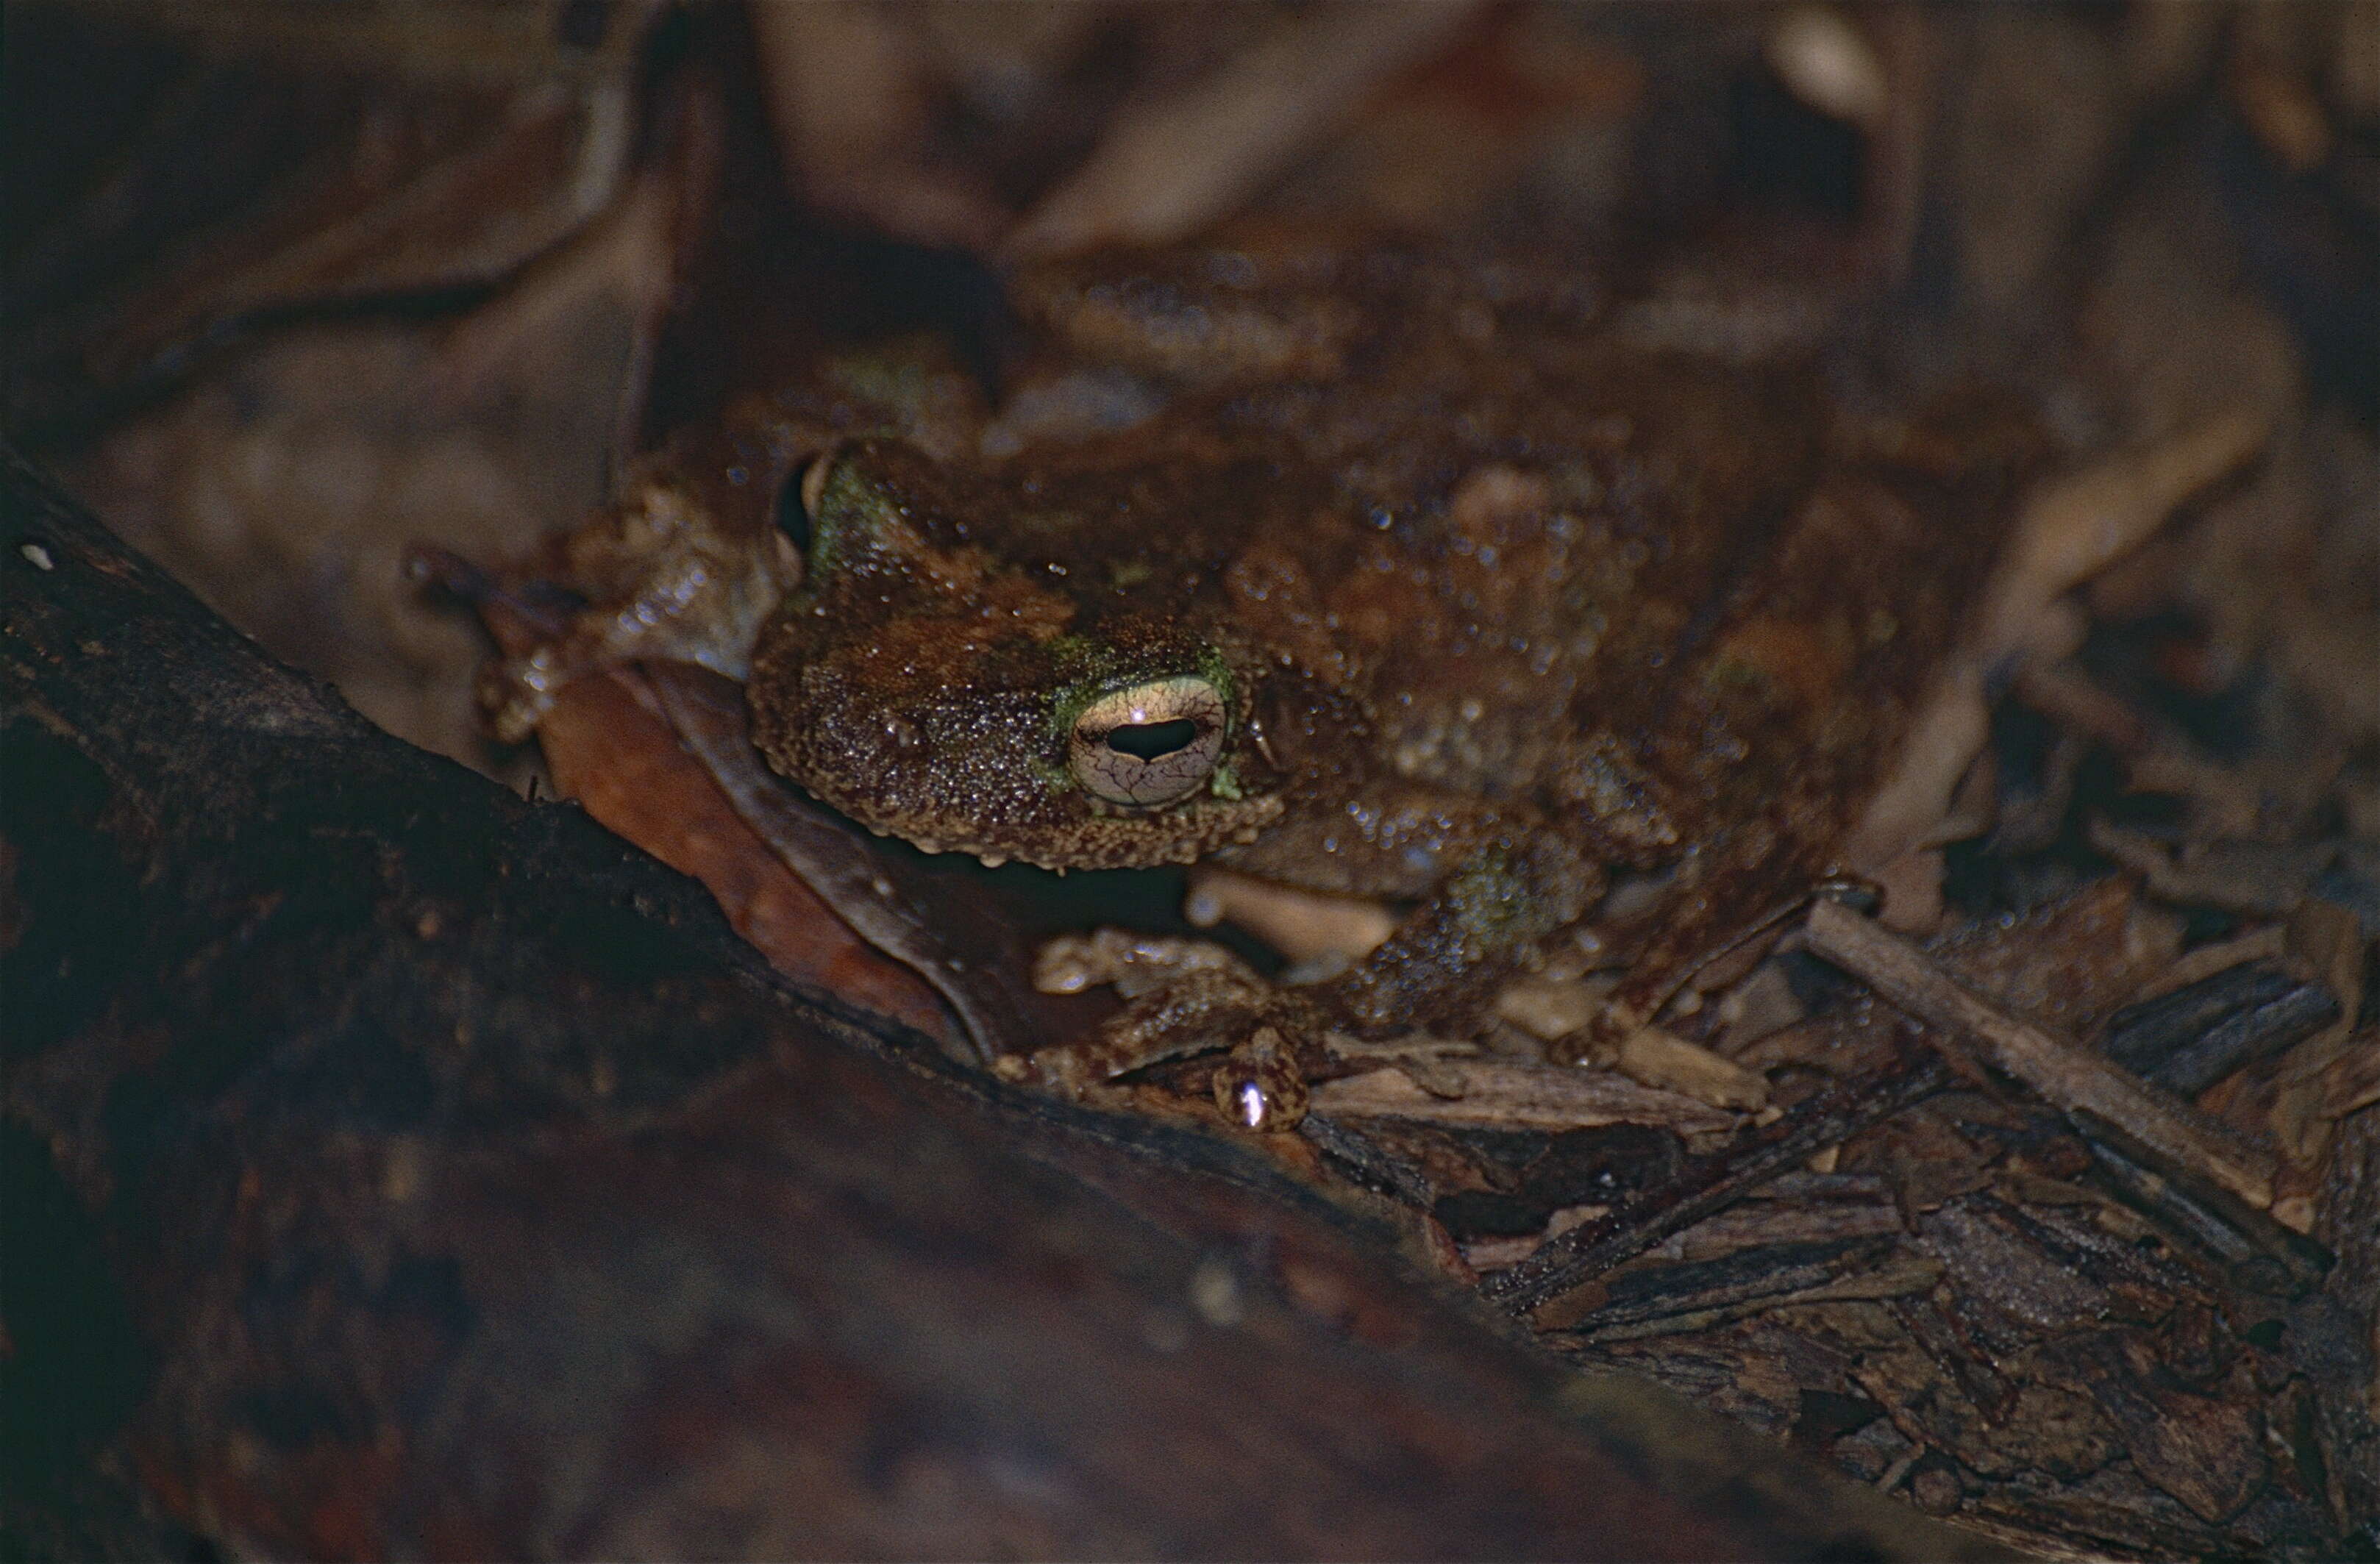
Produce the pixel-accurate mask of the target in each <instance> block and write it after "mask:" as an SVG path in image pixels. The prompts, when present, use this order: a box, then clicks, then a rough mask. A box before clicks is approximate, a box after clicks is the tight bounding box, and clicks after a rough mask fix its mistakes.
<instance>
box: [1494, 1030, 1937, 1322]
mask: <svg viewBox="0 0 2380 1564" xmlns="http://www.w3.org/2000/svg"><path fill="white" fill-rule="evenodd" d="M1949 1079H1950V1076H1949V1071H1947V1070H1945V1069H1944V1068H1943V1067H1942V1066H1941V1065H1940V1064H1939V1063H1937V1062H1936V1061H1930V1060H1927V1061H1907V1062H1904V1063H1903V1064H1902V1066H1901V1067H1900V1068H1899V1069H1897V1070H1891V1071H1888V1072H1886V1073H1884V1074H1883V1075H1882V1076H1881V1077H1880V1078H1878V1077H1870V1078H1865V1079H1862V1080H1859V1081H1855V1082H1850V1083H1845V1084H1843V1085H1835V1086H1829V1087H1828V1088H1826V1089H1824V1090H1822V1091H1819V1092H1818V1093H1816V1094H1815V1095H1814V1096H1813V1097H1810V1098H1808V1099H1807V1100H1805V1101H1803V1102H1802V1103H1799V1104H1797V1105H1796V1106H1795V1107H1794V1108H1792V1109H1790V1110H1789V1111H1788V1112H1787V1113H1786V1114H1785V1115H1784V1116H1783V1117H1782V1118H1780V1119H1779V1120H1777V1121H1774V1122H1773V1123H1770V1124H1767V1125H1766V1126H1764V1127H1762V1128H1759V1129H1755V1130H1753V1131H1751V1132H1749V1133H1748V1134H1744V1135H1742V1136H1740V1137H1738V1138H1737V1139H1736V1140H1735V1141H1733V1142H1730V1144H1729V1145H1728V1146H1724V1147H1722V1148H1721V1149H1719V1150H1717V1151H1713V1152H1711V1153H1709V1154H1708V1155H1706V1156H1702V1157H1695V1158H1688V1159H1687V1162H1686V1165H1685V1167H1684V1168H1683V1169H1682V1170H1680V1172H1679V1174H1678V1176H1677V1177H1676V1178H1675V1179H1672V1180H1669V1181H1665V1182H1662V1183H1661V1184H1659V1185H1658V1186H1656V1187H1654V1188H1652V1189H1648V1190H1645V1191H1643V1192H1641V1193H1639V1194H1636V1195H1634V1196H1633V1197H1632V1198H1630V1199H1628V1200H1625V1201H1622V1202H1621V1204H1620V1205H1618V1206H1614V1207H1613V1208H1612V1209H1611V1210H1609V1212H1607V1213H1605V1214H1604V1215H1603V1216H1600V1217H1597V1218H1593V1219H1591V1220H1588V1221H1585V1222H1582V1223H1580V1224H1579V1225H1578V1226H1576V1227H1574V1228H1571V1229H1569V1230H1568V1231H1564V1232H1560V1233H1556V1234H1555V1235H1554V1236H1552V1237H1550V1238H1548V1239H1547V1240H1546V1241H1545V1243H1542V1244H1540V1245H1538V1247H1537V1249H1536V1252H1535V1253H1533V1254H1532V1255H1529V1257H1528V1258H1526V1259H1524V1260H1523V1261H1521V1262H1520V1263H1519V1264H1517V1265H1515V1266H1512V1267H1509V1268H1507V1269H1504V1270H1501V1271H1498V1272H1497V1273H1495V1274H1494V1275H1493V1276H1490V1277H1488V1279H1487V1280H1486V1281H1485V1282H1483V1283H1482V1284H1481V1291H1484V1292H1486V1293H1487V1295H1488V1297H1490V1298H1493V1299H1495V1300H1496V1301H1498V1302H1499V1303H1504V1304H1505V1305H1507V1306H1508V1307H1511V1308H1513V1309H1523V1310H1527V1309H1536V1308H1538V1307H1540V1306H1541V1305H1543V1304H1545V1303H1547V1302H1548V1300H1550V1299H1553V1298H1556V1297H1558V1296H1560V1294H1561V1293H1563V1292H1566V1291H1570V1290H1571V1289H1573V1288H1574V1287H1577V1286H1580V1285H1581V1284H1582V1283H1590V1282H1592V1281H1593V1279H1595V1278H1596V1277H1597V1276H1599V1275H1600V1274H1601V1273H1603V1272H1604V1271H1607V1270H1609V1269H1610V1268H1611V1267H1614V1266H1616V1265H1618V1264H1619V1263H1620V1262H1621V1261H1622V1260H1625V1259H1628V1258H1630V1257H1631V1256H1633V1255H1641V1254H1643V1253H1644V1252H1645V1250H1647V1249H1650V1248H1651V1247H1652V1246H1653V1245H1655V1244H1657V1243H1660V1242H1661V1241H1662V1240H1663V1239H1665V1238H1667V1237H1669V1236H1670V1234H1671V1233H1674V1232H1679V1231H1683V1230H1684V1229H1686V1228H1689V1227H1692V1226H1693V1225H1694V1223H1696V1222H1698V1221H1700V1220H1702V1219H1703V1218H1706V1217H1707V1216H1709V1215H1711V1214H1712V1213H1713V1212H1715V1211H1717V1210H1718V1209H1719V1208H1720V1207H1721V1206H1727V1205H1729V1204H1730V1203H1731V1202H1733V1201H1735V1200H1738V1199H1740V1198H1742V1197H1743V1194H1745V1193H1746V1192H1748V1191H1750V1190H1753V1189H1756V1188H1758V1187H1759V1186H1760V1185H1761V1184H1764V1183H1766V1182H1768V1181H1769V1180H1771V1179H1774V1178H1776V1177H1777V1176H1778V1175H1779V1174H1780V1173H1783V1172H1785V1171H1787V1170H1791V1169H1792V1168H1795V1167H1798V1166H1800V1165H1801V1164H1803V1163H1804V1162H1806V1161H1808V1160H1809V1158H1812V1157H1813V1156H1815V1155H1816V1154H1817V1153H1819V1152H1821V1151H1824V1150H1826V1149H1827V1148H1828V1146H1840V1145H1841V1144H1842V1143H1843V1142H1844V1141H1845V1140H1847V1139H1849V1138H1850V1137H1851V1136H1852V1134H1855V1133H1857V1132H1858V1131H1859V1130H1861V1129H1863V1128H1864V1127H1865V1126H1867V1125H1869V1124H1873V1123H1875V1122H1876V1121H1878V1120H1881V1119H1887V1118H1889V1117H1891V1116H1892V1115H1893V1114H1895V1113H1898V1112H1900V1110H1901V1109H1904V1108H1907V1107H1909V1106H1910V1105H1911V1104H1912V1103H1915V1102H1919V1101H1922V1100H1923V1099H1924V1098H1925V1097H1930V1096H1932V1095H1933V1094H1934V1093H1936V1092H1938V1091H1940V1090H1941V1089H1942V1088H1943V1087H1944V1086H1945V1085H1949Z"/></svg>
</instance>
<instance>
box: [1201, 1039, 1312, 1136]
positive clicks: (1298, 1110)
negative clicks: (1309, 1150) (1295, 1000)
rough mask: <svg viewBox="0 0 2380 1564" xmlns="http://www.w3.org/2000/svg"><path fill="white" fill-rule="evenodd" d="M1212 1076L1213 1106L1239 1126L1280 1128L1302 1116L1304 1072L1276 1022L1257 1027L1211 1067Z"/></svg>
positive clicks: (1271, 1130)
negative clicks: (1213, 1070) (1273, 1025)
mask: <svg viewBox="0 0 2380 1564" xmlns="http://www.w3.org/2000/svg"><path fill="white" fill-rule="evenodd" d="M1213 1081H1214V1086H1215V1106H1216V1107H1217V1108H1219V1109H1222V1112H1223V1116H1224V1117H1225V1118H1226V1119H1229V1120H1230V1121H1232V1122H1233V1123H1234V1124H1237V1125H1238V1126H1240V1127H1241V1128H1242V1129H1245V1130H1257V1131H1264V1132H1269V1133H1280V1132H1283V1131H1288V1130H1293V1129H1295V1128H1297V1126H1298V1124H1299V1122H1300V1121H1303V1120H1304V1119H1305V1109H1306V1106H1307V1103H1308V1101H1309V1099H1310V1094H1309V1093H1308V1091H1307V1090H1306V1085H1305V1072H1304V1071H1303V1070H1301V1069H1299V1068H1298V1064H1297V1057H1296V1050H1295V1049H1293V1048H1292V1047H1291V1046H1290V1043H1289V1041H1288V1039H1287V1038H1285V1037H1282V1036H1281V1032H1280V1030H1279V1029H1278V1028H1276V1027H1272V1026H1259V1027H1257V1029H1256V1030H1255V1031H1254V1032H1253V1033H1251V1034H1250V1035H1249V1037H1248V1039H1247V1041H1245V1042H1244V1043H1242V1044H1241V1045H1240V1046H1239V1047H1237V1048H1235V1049H1233V1050H1232V1051H1231V1052H1230V1053H1229V1054H1227V1055H1225V1056H1224V1059H1223V1062H1222V1063H1220V1064H1219V1065H1217V1066H1216V1067H1215V1073H1214V1076H1213Z"/></svg>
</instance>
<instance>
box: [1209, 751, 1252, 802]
mask: <svg viewBox="0 0 2380 1564" xmlns="http://www.w3.org/2000/svg"><path fill="white" fill-rule="evenodd" d="M1207 791H1208V792H1209V793H1211V794H1214V795H1215V796H1216V797H1218V798H1220V799H1224V800H1226V801H1227V802H1230V803H1233V804H1236V803H1238V802H1239V801H1240V800H1241V799H1242V798H1244V797H1245V796H1247V795H1246V794H1245V793H1244V792H1242V791H1241V788H1240V779H1239V776H1238V774H1237V773H1236V772H1234V771H1233V770H1232V763H1231V762H1230V761H1229V760H1219V761H1217V762H1216V763H1215V771H1214V774H1213V775H1212V776H1210V777H1208V779H1207Z"/></svg>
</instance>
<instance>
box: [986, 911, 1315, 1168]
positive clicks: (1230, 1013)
mask: <svg viewBox="0 0 2380 1564" xmlns="http://www.w3.org/2000/svg"><path fill="white" fill-rule="evenodd" d="M1035 977H1036V981H1037V982H1038V984H1039V985H1040V986H1041V987H1043V988H1053V989H1059V990H1065V989H1073V988H1086V987H1089V986H1091V985H1092V984H1094V983H1109V984H1113V985H1114V986H1115V988H1117V989H1118V990H1119V991H1120V992H1122V993H1123V995H1124V996H1125V999H1126V1001H1127V1002H1126V1003H1125V1006H1124V1008H1123V1010H1122V1011H1121V1012H1118V1013H1117V1014H1115V1015H1113V1016H1111V1017H1110V1018H1109V1020H1108V1021H1107V1023H1106V1024H1104V1025H1102V1026H1101V1027H1100V1028H1099V1031H1098V1032H1097V1033H1095V1034H1093V1035H1092V1036H1091V1037H1087V1038H1083V1039H1081V1040H1079V1041H1076V1042H1071V1043H1062V1044H1060V1045H1058V1046H1056V1047H1054V1048H1046V1049H1037V1050H1035V1051H1034V1052H1033V1053H1031V1054H1026V1055H1012V1056H1010V1057H1009V1058H1006V1059H1003V1060H1002V1061H1000V1062H999V1064H998V1065H997V1066H995V1068H996V1070H997V1071H998V1073H1000V1074H1001V1075H1002V1077H1003V1078H1005V1079H1007V1080H1012V1081H1017V1082H1021V1083H1025V1084H1028V1085H1038V1086H1041V1087H1043V1088H1044V1089H1046V1090H1050V1091H1053V1092H1056V1093H1058V1094H1060V1095H1062V1096H1065V1097H1080V1096H1082V1095H1083V1094H1084V1093H1085V1092H1086V1091H1087V1090H1088V1089H1089V1088H1090V1087H1092V1086H1094V1085H1098V1084H1099V1083H1100V1082H1103V1081H1109V1080H1112V1079H1114V1078H1115V1077H1117V1076H1119V1075H1123V1074H1127V1073H1130V1072H1132V1071H1135V1070H1138V1069H1141V1068H1142V1067H1144V1066H1146V1065H1150V1064H1155V1063H1158V1062H1160V1061H1163V1060H1168V1059H1180V1058H1184V1057H1186V1056H1188V1055H1192V1054H1199V1053H1208V1052H1213V1051H1215V1050H1218V1049H1222V1050H1227V1051H1226V1052H1225V1053H1224V1057H1223V1060H1222V1061H1221V1062H1220V1064H1219V1065H1218V1066H1217V1067H1216V1070H1215V1072H1214V1075H1213V1077H1212V1085H1213V1090H1214V1094H1215V1101H1216V1105H1217V1106H1218V1107H1219V1108H1220V1109H1222V1111H1223V1113H1224V1114H1225V1115H1226V1116H1227V1117H1228V1118H1230V1119H1231V1120H1232V1121H1233V1122H1235V1123H1237V1124H1240V1125H1242V1126H1243V1127H1245V1128H1247V1129H1251V1130H1266V1131H1280V1130H1289V1129H1293V1128H1295V1127H1296V1125H1297V1123H1298V1121H1300V1120H1302V1119H1303V1118H1304V1117H1305V1106H1306V1096H1307V1094H1306V1085H1305V1073H1306V1070H1307V1069H1308V1068H1311V1067H1314V1066H1318V1065H1319V1064H1320V1063H1321V1062H1322V1061H1324V1060H1325V1058H1326V1055H1325V1054H1324V1051H1323V1047H1322V1037H1323V1033H1324V1030H1325V1027H1324V1024H1323V1019H1322V1016H1321V1014H1320V1012H1318V1010H1317V1009H1316V1007H1315V1006H1314V1004H1313V1002H1312V1001H1311V1000H1308V999H1307V998H1306V997H1305V996H1304V995H1302V994H1298V993H1295V992H1293V991H1290V990H1285V989H1282V988H1278V987H1276V986H1275V985H1273V984H1271V983H1269V982H1268V981H1266V980H1265V979H1264V978H1263V977H1262V976H1258V975H1257V973H1256V972H1254V971H1252V970H1251V969H1249V968H1248V967H1247V966H1246V965H1245V964H1244V963H1242V962H1241V961H1240V960H1239V959H1238V958H1237V957H1235V956H1233V955H1232V954H1231V953H1230V952H1226V951H1223V950H1222V949H1220V947H1218V946H1214V945H1210V944H1208V943H1207V942H1206V941H1204V940H1163V939H1145V938H1137V937H1135V936H1131V935H1127V934H1123V933H1122V932H1120V931H1117V930H1113V929H1102V930H1100V931H1099V933H1098V934H1095V935H1092V936H1090V937H1089V938H1088V939H1085V940H1073V939H1069V940H1052V941H1050V944H1049V945H1048V946H1045V947H1044V948H1043V951H1042V953H1041V957H1040V959H1039V961H1038V963H1037V964H1036V973H1035Z"/></svg>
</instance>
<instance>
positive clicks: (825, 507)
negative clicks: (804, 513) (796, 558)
mask: <svg viewBox="0 0 2380 1564" xmlns="http://www.w3.org/2000/svg"><path fill="white" fill-rule="evenodd" d="M896 538H897V539H902V540H906V541H907V542H908V543H909V544H910V545H911V547H910V548H898V547H888V546H887V545H888V544H892V541H893V540H895V539H896ZM916 543H917V534H916V533H915V532H913V531H911V529H910V527H909V524H908V520H907V518H906V517H905V516H904V515H902V512H901V507H900V505H899V504H898V503H896V502H895V501H894V500H893V498H892V494H891V493H890V492H889V491H887V490H886V489H885V488H884V487H883V486H882V485H881V484H880V483H878V482H877V481H876V480H874V479H871V478H869V477H868V474H867V472H866V471H865V470H864V468H863V467H862V465H861V464H860V463H858V462H856V461H854V460H851V459H850V458H848V457H845V458H842V459H840V460H838V461H836V463H835V464H834V466H833V467H831V468H830V469H828V472H827V475H826V484H825V487H824V488H823V489H822V490H821V491H820V494H819V507H818V515H815V516H812V517H811V518H810V551H809V570H808V576H809V579H810V581H811V582H813V583H815V582H820V581H823V580H825V579H826V578H828V577H829V576H832V575H834V574H835V573H836V572H838V571H843V570H848V569H850V568H851V567H852V566H853V565H854V564H856V562H858V561H859V560H861V559H863V558H865V557H867V556H868V555H869V554H883V555H886V556H888V557H890V556H892V555H895V554H905V553H908V552H913V550H914V547H915V545H916Z"/></svg>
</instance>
